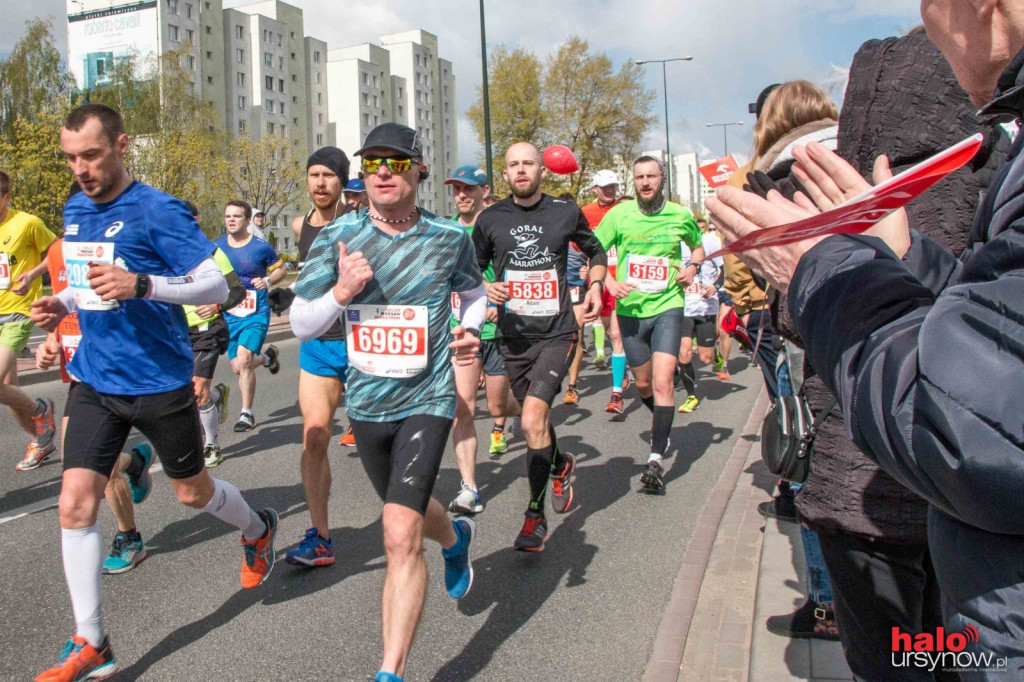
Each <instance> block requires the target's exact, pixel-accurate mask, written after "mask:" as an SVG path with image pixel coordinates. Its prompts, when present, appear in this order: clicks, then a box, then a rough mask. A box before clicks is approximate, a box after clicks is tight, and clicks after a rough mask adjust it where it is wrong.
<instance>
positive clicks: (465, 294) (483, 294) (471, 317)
mask: <svg viewBox="0 0 1024 682" xmlns="http://www.w3.org/2000/svg"><path fill="white" fill-rule="evenodd" d="M458 294H459V298H461V299H462V308H461V312H462V315H461V322H460V324H461V325H462V326H463V327H466V328H467V329H476V330H480V329H483V326H484V321H485V320H486V316H487V287H485V286H484V284H483V282H481V283H480V284H479V286H476V287H474V288H472V289H467V290H466V291H460V292H458Z"/></svg>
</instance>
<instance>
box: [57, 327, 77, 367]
mask: <svg viewBox="0 0 1024 682" xmlns="http://www.w3.org/2000/svg"><path fill="white" fill-rule="evenodd" d="M81 342H82V335H81V334H64V335H63V336H61V337H60V347H61V349H62V350H63V351H64V364H65V365H67V364H69V363H70V362H71V359H72V358H74V357H75V352H76V351H77V350H78V344H80V343H81Z"/></svg>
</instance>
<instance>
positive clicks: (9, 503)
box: [0, 460, 64, 514]
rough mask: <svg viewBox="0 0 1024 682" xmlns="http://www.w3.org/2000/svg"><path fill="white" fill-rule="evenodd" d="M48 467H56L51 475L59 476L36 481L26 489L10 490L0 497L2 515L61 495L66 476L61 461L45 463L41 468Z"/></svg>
mask: <svg viewBox="0 0 1024 682" xmlns="http://www.w3.org/2000/svg"><path fill="white" fill-rule="evenodd" d="M47 465H56V469H55V470H54V471H52V472H50V473H56V474H57V475H56V476H54V477H53V478H48V479H46V480H43V481H36V482H35V483H31V484H30V485H28V486H27V487H24V488H17V489H15V490H8V491H7V492H6V493H4V494H3V496H2V497H0V514H4V513H6V512H9V511H12V510H15V509H18V508H20V507H25V506H28V505H31V504H35V503H37V502H42V501H43V500H47V499H50V498H52V497H56V496H58V495H60V482H61V478H62V477H63V475H64V470H63V468H62V467H61V465H60V461H59V460H55V461H53V462H52V463H51V462H43V464H42V465H41V466H47ZM12 468H13V467H12ZM19 474H20V472H19ZM55 502H56V500H55Z"/></svg>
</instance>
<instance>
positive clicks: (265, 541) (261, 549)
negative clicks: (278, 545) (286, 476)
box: [242, 508, 277, 588]
mask: <svg viewBox="0 0 1024 682" xmlns="http://www.w3.org/2000/svg"><path fill="white" fill-rule="evenodd" d="M256 513H257V514H258V515H259V517H260V518H261V519H263V522H264V523H265V524H267V532H266V533H264V534H263V537H261V538H259V539H257V540H253V541H252V542H246V541H245V538H244V537H243V538H242V550H243V551H244V552H245V555H244V556H243V558H242V587H245V588H253V587H257V586H259V585H260V583H262V582H263V581H264V580H266V579H267V576H268V575H270V571H271V570H273V568H274V558H275V557H274V536H275V535H277V512H276V511H274V510H273V509H269V508H268V509H264V510H263V511H260V512H256Z"/></svg>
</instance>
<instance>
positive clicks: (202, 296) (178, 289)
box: [147, 258, 228, 305]
mask: <svg viewBox="0 0 1024 682" xmlns="http://www.w3.org/2000/svg"><path fill="white" fill-rule="evenodd" d="M227 297H228V283H227V280H225V279H224V275H223V274H221V271H220V267H219V266H218V265H217V263H216V262H215V261H214V260H213V258H207V259H206V260H204V261H203V262H201V263H200V264H199V265H198V266H196V267H195V268H193V269H192V270H191V271H190V272H189V273H188V274H187V275H185V276H184V277H161V276H160V275H149V295H148V296H147V298H149V299H150V300H151V301H163V302H164V303H175V304H177V305H184V304H191V305H209V304H216V303H221V302H223V301H224V300H225V299H226V298H227Z"/></svg>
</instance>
